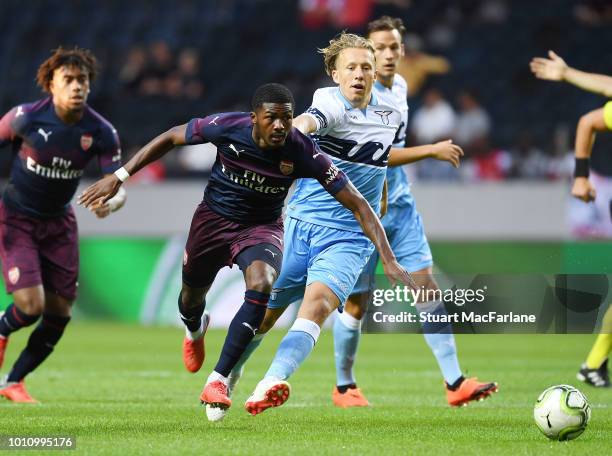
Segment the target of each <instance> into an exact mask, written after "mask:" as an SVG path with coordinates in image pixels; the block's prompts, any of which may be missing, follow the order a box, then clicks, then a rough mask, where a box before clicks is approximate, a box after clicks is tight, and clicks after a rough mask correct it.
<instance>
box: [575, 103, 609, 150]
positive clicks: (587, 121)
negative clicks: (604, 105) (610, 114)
mask: <svg viewBox="0 0 612 456" xmlns="http://www.w3.org/2000/svg"><path fill="white" fill-rule="evenodd" d="M607 129H608V128H607V127H606V122H605V120H604V110H603V109H596V110H594V111H591V112H589V113H587V114H585V115H583V116H582V117H581V118H580V121H579V122H578V127H577V128H576V142H575V145H574V146H575V147H574V150H575V151H576V158H590V157H591V152H592V150H593V142H594V141H595V133H596V132H601V131H606V130H607Z"/></svg>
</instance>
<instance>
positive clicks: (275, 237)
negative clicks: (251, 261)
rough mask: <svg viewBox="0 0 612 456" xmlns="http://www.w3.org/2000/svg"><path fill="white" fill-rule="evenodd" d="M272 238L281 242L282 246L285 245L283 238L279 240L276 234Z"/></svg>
mask: <svg viewBox="0 0 612 456" xmlns="http://www.w3.org/2000/svg"><path fill="white" fill-rule="evenodd" d="M272 237H273V238H274V239H276V240H277V241H278V242H280V243H281V245H283V240H282V239H281V238H279V237H278V236H276V235H274V234H273V235H272Z"/></svg>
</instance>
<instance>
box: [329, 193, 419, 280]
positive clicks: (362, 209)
mask: <svg viewBox="0 0 612 456" xmlns="http://www.w3.org/2000/svg"><path fill="white" fill-rule="evenodd" d="M334 197H335V198H336V199H337V200H338V201H339V202H340V204H342V205H343V206H344V207H346V208H347V209H348V210H349V211H351V212H352V213H353V215H354V216H355V218H356V219H357V221H358V222H359V224H360V225H361V229H362V230H363V232H364V233H365V235H366V236H367V237H368V238H370V240H371V241H372V242H373V243H374V245H375V246H376V250H378V253H379V255H380V259H381V261H382V263H383V267H384V269H385V275H386V276H387V277H388V278H389V280H390V281H391V283H392V284H393V285H394V286H395V284H396V283H397V282H402V283H404V284H405V285H408V286H410V287H413V288H416V286H415V284H414V281H413V280H412V277H411V276H410V274H409V273H408V272H407V271H406V270H405V269H404V268H402V266H401V265H400V264H399V263H398V262H397V260H396V259H395V255H394V254H393V251H392V250H391V246H390V245H389V241H388V240H387V236H386V234H385V230H384V228H383V226H382V225H381V223H380V220H378V217H377V216H376V214H375V213H374V211H373V210H372V208H371V207H370V204H369V203H368V202H367V201H366V199H365V198H364V197H363V196H362V195H361V193H359V191H358V190H357V189H356V188H355V187H354V186H353V184H352V183H350V182H348V183H347V184H346V185H345V186H344V187H343V188H342V190H340V191H339V192H338V193H336V194H335V195H334Z"/></svg>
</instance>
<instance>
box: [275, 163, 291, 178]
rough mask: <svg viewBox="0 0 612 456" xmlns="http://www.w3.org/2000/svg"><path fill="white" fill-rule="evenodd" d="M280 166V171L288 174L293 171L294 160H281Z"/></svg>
mask: <svg viewBox="0 0 612 456" xmlns="http://www.w3.org/2000/svg"><path fill="white" fill-rule="evenodd" d="M278 167H279V168H280V172H281V173H283V174H284V175H285V176H288V175H289V174H291V173H292V172H293V162H292V161H289V160H281V162H280V164H279V165H278Z"/></svg>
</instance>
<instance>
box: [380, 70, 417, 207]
mask: <svg viewBox="0 0 612 456" xmlns="http://www.w3.org/2000/svg"><path fill="white" fill-rule="evenodd" d="M374 91H375V92H376V94H377V95H382V94H385V95H387V96H389V97H392V98H394V99H395V100H396V103H397V108H398V109H399V111H400V114H401V122H400V126H399V129H398V130H397V134H396V135H395V139H394V140H393V147H404V146H405V144H406V127H407V125H408V102H407V98H408V85H407V84H406V80H405V79H404V78H403V77H401V76H400V75H399V74H396V75H395V77H394V78H393V85H392V86H391V88H390V89H389V88H387V87H385V86H384V85H382V84H381V83H380V82H379V81H376V83H375V84H374ZM387 203H388V204H389V206H391V205H394V206H406V205H413V204H414V198H413V197H412V193H410V182H409V181H408V176H406V173H405V172H404V170H403V168H402V167H401V166H394V167H389V168H388V169H387Z"/></svg>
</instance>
